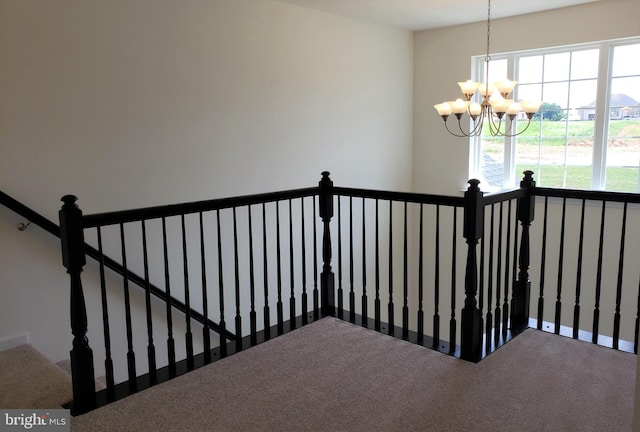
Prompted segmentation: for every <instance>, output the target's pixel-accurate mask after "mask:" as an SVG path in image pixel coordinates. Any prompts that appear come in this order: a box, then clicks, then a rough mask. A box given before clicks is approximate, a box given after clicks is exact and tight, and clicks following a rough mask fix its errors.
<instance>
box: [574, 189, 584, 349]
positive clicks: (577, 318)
mask: <svg viewBox="0 0 640 432" xmlns="http://www.w3.org/2000/svg"><path fill="white" fill-rule="evenodd" d="M585 204H586V200H585V199H583V200H582V209H581V212H580V238H579V240H578V268H577V274H576V300H575V303H574V305H573V338H574V339H578V333H579V330H580V291H581V285H582V247H583V245H584V212H585Z"/></svg>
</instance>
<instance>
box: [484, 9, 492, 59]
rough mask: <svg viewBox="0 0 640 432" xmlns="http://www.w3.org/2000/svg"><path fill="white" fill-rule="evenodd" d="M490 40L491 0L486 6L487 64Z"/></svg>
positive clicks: (489, 57)
mask: <svg viewBox="0 0 640 432" xmlns="http://www.w3.org/2000/svg"><path fill="white" fill-rule="evenodd" d="M490 40H491V0H489V2H488V6H487V56H486V57H485V61H486V62H487V63H489V61H491V56H490V54H489V53H490V51H489V49H490V47H489V43H490Z"/></svg>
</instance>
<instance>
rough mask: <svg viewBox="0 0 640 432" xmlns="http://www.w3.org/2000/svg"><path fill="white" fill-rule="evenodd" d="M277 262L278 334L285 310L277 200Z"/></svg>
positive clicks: (282, 324)
mask: <svg viewBox="0 0 640 432" xmlns="http://www.w3.org/2000/svg"><path fill="white" fill-rule="evenodd" d="M276 263H277V269H276V270H277V273H276V274H277V284H276V289H277V294H278V301H277V302H276V309H277V314H278V336H280V335H282V334H283V333H284V311H283V310H282V258H281V256H280V201H276Z"/></svg>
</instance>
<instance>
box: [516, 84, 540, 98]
mask: <svg viewBox="0 0 640 432" xmlns="http://www.w3.org/2000/svg"><path fill="white" fill-rule="evenodd" d="M516 92H517V94H518V96H517V98H518V100H531V101H541V100H542V84H524V85H521V84H518V85H517V86H516Z"/></svg>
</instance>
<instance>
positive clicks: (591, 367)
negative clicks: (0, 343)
mask: <svg viewBox="0 0 640 432" xmlns="http://www.w3.org/2000/svg"><path fill="white" fill-rule="evenodd" d="M635 368H636V356H635V355H631V354H627V353H623V352H618V351H613V350H611V349H607V348H602V347H598V346H593V345H590V344H588V343H585V342H580V341H575V340H572V339H567V338H563V337H560V336H556V335H553V334H548V333H543V332H539V331H536V330H527V331H525V332H524V333H523V334H522V335H520V336H518V337H517V338H516V339H514V340H513V341H511V342H509V343H508V344H507V345H506V346H504V347H502V348H501V349H500V350H498V351H497V352H495V353H494V354H492V355H491V356H489V357H488V358H487V359H485V360H484V361H482V362H480V363H479V364H471V363H467V362H464V361H460V360H457V359H455V358H452V357H449V356H446V355H443V354H440V353H438V352H434V351H431V350H428V349H425V348H422V347H419V346H416V345H412V344H410V343H407V342H404V341H401V340H398V339H395V338H392V337H389V336H385V335H382V334H379V333H376V332H373V331H370V330H366V329H363V328H361V327H357V326H354V325H352V324H349V323H346V322H343V321H340V320H337V319H332V318H325V319H322V320H320V321H318V322H315V323H313V324H310V325H308V326H306V327H303V328H301V329H299V330H296V331H295V332H292V333H289V334H286V335H284V336H282V337H279V338H276V339H274V340H271V341H269V342H267V343H264V344H262V345H258V346H256V347H253V348H251V349H249V350H246V351H243V352H241V353H239V354H236V355H234V356H232V357H230V358H227V359H223V360H221V361H219V362H217V363H214V364H212V365H210V366H208V367H205V368H202V369H198V370H196V371H194V372H192V373H190V374H187V375H184V376H181V377H179V378H177V379H175V380H173V381H170V382H167V383H164V384H161V385H159V386H156V387H154V388H151V389H149V390H146V391H143V392H140V393H138V394H136V395H133V396H131V397H129V398H126V399H124V400H121V401H118V402H116V403H113V404H111V405H109V406H106V407H103V408H100V409H98V410H95V411H93V412H91V413H88V414H85V415H83V416H79V417H76V418H73V419H72V423H71V425H72V430H74V431H83V432H85V431H86V432H91V431H137V432H145V431H157V430H163V431H187V430H192V431H350V432H351V431H354V432H355V431H366V432H372V431H474V432H481V431H492V432H493V431H518V432H527V431H531V432H533V431H535V432H543V431H553V432H558V431H563V432H571V431H576V432H577V431H580V432H587V431H598V432H601V431H630V430H631V423H632V412H633V401H634V383H635Z"/></svg>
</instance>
